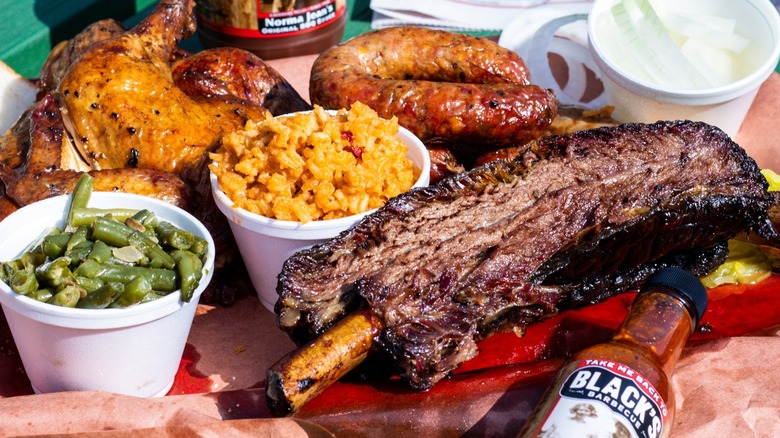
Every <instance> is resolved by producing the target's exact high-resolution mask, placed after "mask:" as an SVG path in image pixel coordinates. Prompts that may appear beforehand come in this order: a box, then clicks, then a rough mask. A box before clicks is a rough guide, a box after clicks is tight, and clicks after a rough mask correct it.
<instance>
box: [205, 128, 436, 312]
mask: <svg viewBox="0 0 780 438" xmlns="http://www.w3.org/2000/svg"><path fill="white" fill-rule="evenodd" d="M397 137H398V138H400V139H401V140H402V141H403V142H404V143H405V144H406V146H407V148H408V152H407V156H408V157H409V158H410V159H411V160H412V162H413V163H414V165H415V166H416V167H417V168H418V169H420V170H421V172H420V177H419V178H418V179H417V181H416V182H415V184H414V187H423V186H427V185H428V182H429V179H430V167H431V161H430V156H429V155H428V151H427V149H426V148H425V145H423V143H422V142H421V141H420V139H418V138H417V137H416V136H415V135H414V134H412V133H411V132H409V131H408V130H407V129H405V128H403V127H399V132H398V134H397ZM210 176H211V188H212V194H213V195H214V200H215V201H216V204H217V207H219V210H220V211H221V212H222V213H223V214H224V215H225V217H227V219H228V221H229V223H230V229H231V231H232V232H233V237H234V238H235V240H236V243H237V244H238V250H239V252H241V257H242V258H243V260H244V264H245V265H246V268H247V271H248V272H249V278H250V279H251V280H252V285H253V286H254V288H255V291H256V292H257V296H258V298H259V299H260V302H262V304H263V306H264V307H265V308H266V309H268V310H270V311H271V312H273V311H274V305H275V304H276V300H277V299H278V294H277V293H276V283H277V277H278V275H279V273H280V272H281V270H282V265H283V264H284V261H285V260H287V259H288V258H289V257H290V256H291V255H293V254H295V253H296V252H298V251H300V250H302V249H305V248H309V247H311V246H313V245H315V244H317V243H321V242H325V241H326V240H328V239H331V238H333V237H336V236H337V235H338V234H339V233H341V232H342V231H344V230H346V229H348V228H350V227H352V225H354V224H356V223H357V222H358V221H360V220H361V219H362V218H363V217H365V216H366V215H368V214H370V213H371V212H372V211H368V212H365V213H361V214H356V215H353V216H348V217H344V218H339V219H330V220H318V221H312V222H308V223H306V224H301V223H300V222H295V221H282V220H276V219H271V218H267V217H264V216H260V215H258V214H254V213H251V212H249V211H247V210H244V209H242V208H236V207H234V206H233V201H231V200H230V198H229V197H228V196H227V195H226V194H225V192H223V191H222V190H220V188H219V180H218V179H217V176H216V175H214V174H213V173H211V175H210Z"/></svg>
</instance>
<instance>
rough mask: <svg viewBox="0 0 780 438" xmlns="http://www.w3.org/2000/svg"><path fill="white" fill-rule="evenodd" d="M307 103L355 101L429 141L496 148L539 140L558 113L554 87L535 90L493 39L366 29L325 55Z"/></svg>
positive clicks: (338, 105)
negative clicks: (367, 30)
mask: <svg viewBox="0 0 780 438" xmlns="http://www.w3.org/2000/svg"><path fill="white" fill-rule="evenodd" d="M309 95H310V101H311V102H312V104H317V105H320V106H323V107H325V108H327V109H339V108H349V106H350V105H351V104H352V103H353V102H355V101H360V102H363V103H365V104H366V105H368V106H370V107H371V108H373V109H374V110H375V111H376V112H377V113H378V114H379V115H380V116H381V117H385V118H390V117H392V116H396V117H398V122H399V124H400V125H401V126H404V127H405V128H407V129H409V130H410V131H412V132H413V133H414V134H415V135H417V136H418V137H419V138H420V139H421V140H422V141H423V142H425V143H426V144H431V143H444V144H447V143H458V144H464V143H465V144H469V143H475V144H480V145H482V146H483V147H485V146H490V147H494V148H497V147H501V146H505V145H510V144H522V143H524V142H527V141H530V140H534V139H537V138H539V136H540V135H542V134H543V133H544V132H545V130H546V129H547V128H548V127H549V126H550V124H551V123H552V121H553V119H554V118H555V116H556V114H557V107H558V101H557V99H556V98H555V95H554V93H553V92H552V91H551V90H547V89H545V88H543V87H540V86H537V85H533V84H531V82H530V78H529V75H528V70H527V68H526V66H525V63H524V62H523V60H522V59H521V58H520V57H519V56H518V55H517V54H516V53H515V52H513V51H511V50H508V49H506V48H503V47H501V46H499V45H498V44H497V43H496V42H494V41H492V40H489V39H486V38H478V37H473V36H470V35H461V34H456V33H452V32H447V31H441V30H432V29H425V28H419V27H409V26H402V27H392V28H387V29H381V30H377V31H373V32H368V33H365V34H362V35H359V36H357V37H354V38H352V39H350V40H348V41H346V42H344V43H341V44H339V45H336V46H333V47H331V48H330V49H328V50H327V51H325V52H323V53H322V54H321V55H320V56H319V57H318V58H317V59H316V60H315V62H314V65H313V67H312V72H311V79H310V83H309Z"/></svg>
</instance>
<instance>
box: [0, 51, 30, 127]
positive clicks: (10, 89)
mask: <svg viewBox="0 0 780 438" xmlns="http://www.w3.org/2000/svg"><path fill="white" fill-rule="evenodd" d="M37 91H38V89H37V88H36V87H35V84H33V83H32V82H31V81H29V80H27V79H25V78H23V77H22V76H20V75H19V74H18V73H16V72H15V71H14V70H13V69H12V68H11V67H9V66H8V65H7V64H5V63H4V62H2V61H0V135H2V134H4V133H5V132H6V131H8V128H10V127H11V125H13V124H14V122H16V120H17V119H19V116H20V115H21V114H22V113H23V112H24V110H26V109H27V108H28V107H29V106H30V105H32V104H33V102H35V93H36V92H37Z"/></svg>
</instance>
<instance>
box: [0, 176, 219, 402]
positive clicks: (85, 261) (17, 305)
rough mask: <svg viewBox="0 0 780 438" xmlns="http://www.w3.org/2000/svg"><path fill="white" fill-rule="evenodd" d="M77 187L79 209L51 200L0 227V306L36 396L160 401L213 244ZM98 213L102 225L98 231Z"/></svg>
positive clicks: (140, 199)
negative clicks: (88, 394) (98, 394)
mask: <svg viewBox="0 0 780 438" xmlns="http://www.w3.org/2000/svg"><path fill="white" fill-rule="evenodd" d="M82 181H83V180H82ZM82 181H80V183H81V182H82ZM88 183H91V181H88ZM88 183H85V185H86V186H87V187H88V190H86V196H84V191H79V189H77V192H78V193H80V194H81V196H80V197H79V199H78V202H80V203H78V204H77V202H73V203H72V202H71V201H72V200H74V199H76V198H77V196H76V195H74V196H73V197H71V196H58V197H55V198H50V199H46V200H42V201H39V202H36V203H34V204H31V205H28V206H26V207H24V208H22V209H20V210H17V211H16V212H14V213H13V214H11V215H10V216H8V217H7V218H6V219H4V220H3V221H2V222H0V262H3V263H2V265H0V269H2V273H0V279H2V280H3V281H1V282H0V304H2V309H3V312H4V314H5V317H6V319H7V321H8V325H9V327H10V329H11V334H12V335H13V338H14V342H15V343H16V347H17V349H18V351H19V355H20V357H21V359H22V363H23V364H24V369H25V371H26V373H27V376H28V377H29V379H30V383H31V384H32V388H33V390H34V391H35V392H36V393H48V392H59V391H78V390H100V391H109V392H115V393H119V394H125V395H132V396H138V397H154V396H162V395H165V394H166V393H167V392H168V390H169V389H170V388H171V386H172V385H173V380H174V377H175V375H176V371H177V370H178V368H179V363H180V362H181V357H182V353H183V352H184V346H185V344H186V341H187V336H188V334H189V331H190V328H191V326H192V321H193V318H194V315H195V309H196V307H197V305H198V300H199V298H200V295H201V294H202V292H203V290H204V289H205V288H206V286H207V285H208V283H209V281H210V280H211V276H212V271H213V266H214V242H213V240H212V238H211V235H210V234H209V232H208V231H207V230H206V228H205V227H204V226H203V225H202V224H201V223H200V222H199V221H198V220H197V219H195V218H194V217H193V216H192V215H190V214H189V213H187V212H186V211H184V210H182V209H180V208H178V207H175V206H173V205H171V204H168V203H166V202H163V201H159V200H156V199H153V198H149V197H144V196H138V195H132V194H125V193H114V192H111V193H109V192H94V193H92V192H91V187H90V185H89V184H88ZM85 201H87V202H88V205H87V206H86V207H84V205H83V202H85ZM72 205H77V206H78V208H77V209H76V211H74V212H73V214H74V216H73V217H75V218H77V219H74V221H75V222H74V223H76V222H80V223H81V224H82V225H81V226H78V227H76V226H74V225H72V223H71V222H70V218H71V211H72ZM106 210H109V211H111V216H110V217H109V218H110V219H108V220H111V221H112V222H111V223H109V224H103V225H102V227H103V230H102V231H101V230H100V227H101V226H100V225H95V224H96V223H98V222H99V221H105V220H106V219H107V218H106V217H105V214H106V213H107V211H106ZM149 213H151V214H149ZM132 216H135V217H133V218H132V219H128V217H132ZM96 217H101V219H99V220H97V219H95V218H96ZM160 224H162V225H160ZM127 228H129V229H131V231H132V232H128V231H127ZM101 233H103V234H101ZM140 234H143V235H142V236H141V235H140ZM105 235H107V236H108V237H106V236H105ZM43 236H49V237H48V238H46V239H44V238H43ZM62 236H69V237H68V238H65V237H62ZM103 239H105V240H103ZM44 241H45V242H46V243H45V244H44V243H43V242H44ZM98 242H101V243H98ZM150 242H151V243H155V244H156V245H157V246H152V245H150ZM176 247H178V248H176ZM182 248H185V249H182ZM185 251H186V252H185ZM63 258H67V259H70V263H64V262H63V261H62V260H63ZM172 261H173V263H171V262H172ZM25 270H26V271H30V272H32V274H33V275H32V277H31V276H30V275H29V272H28V273H25V272H24V271H25ZM29 283H37V286H36V285H33V286H36V287H32V286H31V285H30V284H29Z"/></svg>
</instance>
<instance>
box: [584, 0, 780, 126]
mask: <svg viewBox="0 0 780 438" xmlns="http://www.w3.org/2000/svg"><path fill="white" fill-rule="evenodd" d="M616 1H617V0H596V1H595V2H594V4H593V8H592V10H591V12H590V15H589V19H588V40H589V42H590V49H591V53H592V56H593V58H594V60H595V61H596V64H597V65H598V67H599V69H600V70H601V79H602V82H603V83H604V88H605V91H606V94H607V96H608V101H609V102H610V104H612V105H614V107H615V111H614V113H613V117H614V118H615V119H616V120H618V121H621V122H646V123H652V122H656V121H658V120H698V121H703V122H706V123H709V124H711V125H714V126H717V127H719V128H721V129H722V130H723V131H725V132H726V133H727V134H729V135H731V136H734V135H736V133H737V132H738V131H739V128H740V126H741V125H742V121H743V120H744V118H745V116H746V114H747V111H748V109H750V105H751V104H752V102H753V99H754V98H755V96H756V94H757V93H758V89H759V87H760V86H761V84H762V83H763V82H764V81H765V80H766V79H767V78H768V77H769V75H770V74H771V73H772V72H773V71H774V69H775V67H776V66H777V62H778V59H780V18H779V17H778V13H777V11H776V10H775V8H774V6H773V5H772V4H771V3H770V2H769V0H689V1H687V2H685V7H686V8H687V9H688V10H700V11H702V14H716V15H717V16H720V17H724V18H733V19H735V20H736V31H737V32H738V33H740V34H741V35H744V36H746V37H748V38H749V39H750V45H749V46H748V48H747V49H745V53H744V54H743V55H741V57H740V62H741V63H742V65H743V67H744V68H746V69H747V70H749V71H751V72H752V73H749V74H747V75H746V76H744V77H742V78H741V79H739V80H737V81H734V82H732V83H730V84H728V85H725V86H721V87H716V88H709V89H701V90H679V89H672V88H668V87H664V86H660V85H655V84H652V83H649V82H647V81H643V80H640V79H638V78H637V77H636V76H632V75H631V74H630V73H629V72H627V71H626V68H625V66H623V65H620V64H618V63H616V62H615V61H614V59H613V57H612V56H611V55H610V53H609V52H608V51H607V50H606V49H605V46H606V45H607V44H608V43H609V39H610V38H615V37H614V35H610V34H605V32H604V29H605V27H606V26H604V25H603V20H604V18H605V17H606V16H608V15H609V11H610V7H611V6H612V5H614V4H615V2H616ZM662 6H663V5H662V4H659V5H658V7H662Z"/></svg>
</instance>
